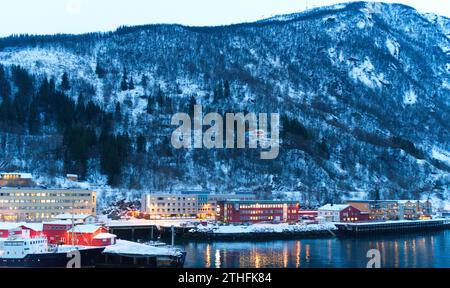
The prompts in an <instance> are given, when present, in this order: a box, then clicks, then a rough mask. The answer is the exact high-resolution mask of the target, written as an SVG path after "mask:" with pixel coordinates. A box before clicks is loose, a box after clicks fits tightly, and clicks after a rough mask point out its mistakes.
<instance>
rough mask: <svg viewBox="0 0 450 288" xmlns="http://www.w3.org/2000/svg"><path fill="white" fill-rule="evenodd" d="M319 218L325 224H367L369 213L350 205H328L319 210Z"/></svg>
mask: <svg viewBox="0 0 450 288" xmlns="http://www.w3.org/2000/svg"><path fill="white" fill-rule="evenodd" d="M318 218H319V219H321V220H323V221H325V222H367V221H369V213H367V212H363V211H361V210H360V209H358V208H356V207H353V206H351V205H348V204H339V205H334V204H327V205H325V206H322V207H320V208H319V210H318Z"/></svg>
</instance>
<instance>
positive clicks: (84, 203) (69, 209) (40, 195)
mask: <svg viewBox="0 0 450 288" xmlns="http://www.w3.org/2000/svg"><path fill="white" fill-rule="evenodd" d="M96 201H97V199H96V193H95V192H94V191H91V190H80V189H43V188H26V189H25V188H0V221H27V222H42V221H47V220H51V219H53V218H54V217H55V216H57V215H60V214H64V213H73V214H89V215H93V216H95V215H96Z"/></svg>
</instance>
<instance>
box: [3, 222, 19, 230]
mask: <svg viewBox="0 0 450 288" xmlns="http://www.w3.org/2000/svg"><path fill="white" fill-rule="evenodd" d="M24 224H25V223H15V222H0V230H11V229H16V228H19V227H20V226H22V225H24Z"/></svg>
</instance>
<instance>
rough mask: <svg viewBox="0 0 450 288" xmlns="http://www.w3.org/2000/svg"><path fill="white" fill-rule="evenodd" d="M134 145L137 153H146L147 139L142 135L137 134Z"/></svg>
mask: <svg viewBox="0 0 450 288" xmlns="http://www.w3.org/2000/svg"><path fill="white" fill-rule="evenodd" d="M136 147H137V152H138V153H146V152H147V140H146V139H145V137H144V135H142V134H139V136H138V137H137V140H136Z"/></svg>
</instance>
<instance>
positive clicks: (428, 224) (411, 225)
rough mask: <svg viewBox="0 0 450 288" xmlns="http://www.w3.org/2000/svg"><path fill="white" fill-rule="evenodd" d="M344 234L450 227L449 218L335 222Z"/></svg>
mask: <svg viewBox="0 0 450 288" xmlns="http://www.w3.org/2000/svg"><path fill="white" fill-rule="evenodd" d="M335 226H336V227H337V228H338V233H339V234H340V235H342V236H358V235H370V234H384V233H402V232H416V231H427V230H442V229H446V228H449V227H450V220H449V219H436V220H417V221H408V220H405V221H386V222H374V223H335Z"/></svg>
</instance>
